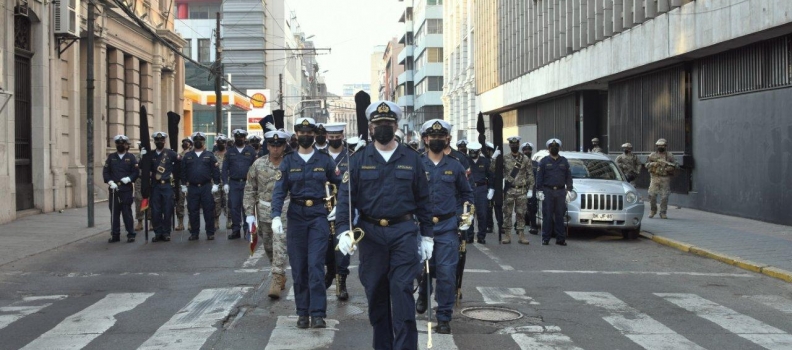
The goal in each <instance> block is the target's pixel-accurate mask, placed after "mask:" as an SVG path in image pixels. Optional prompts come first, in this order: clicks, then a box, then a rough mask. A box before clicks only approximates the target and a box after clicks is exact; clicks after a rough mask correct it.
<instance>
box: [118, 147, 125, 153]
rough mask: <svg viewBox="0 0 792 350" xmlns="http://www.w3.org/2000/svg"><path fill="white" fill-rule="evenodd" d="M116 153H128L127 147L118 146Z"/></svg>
mask: <svg viewBox="0 0 792 350" xmlns="http://www.w3.org/2000/svg"><path fill="white" fill-rule="evenodd" d="M116 151H118V153H124V152H126V146H124V145H116Z"/></svg>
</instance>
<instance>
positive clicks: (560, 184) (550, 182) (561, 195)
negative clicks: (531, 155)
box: [536, 138, 572, 245]
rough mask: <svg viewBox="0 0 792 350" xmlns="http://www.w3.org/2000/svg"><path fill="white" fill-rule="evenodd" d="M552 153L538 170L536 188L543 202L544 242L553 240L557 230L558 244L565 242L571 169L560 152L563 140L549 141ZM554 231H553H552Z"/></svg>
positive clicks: (543, 159)
mask: <svg viewBox="0 0 792 350" xmlns="http://www.w3.org/2000/svg"><path fill="white" fill-rule="evenodd" d="M546 145H547V149H549V150H550V155H549V156H546V157H544V158H542V160H541V161H539V169H537V171H536V189H537V191H540V192H539V194H538V196H539V200H541V201H542V245H548V244H549V243H550V234H551V233H552V232H555V235H556V244H558V245H567V244H566V231H565V230H564V214H565V213H566V210H567V204H566V196H567V191H571V190H572V171H571V170H570V168H569V161H567V159H566V158H565V157H564V156H562V155H559V154H558V153H559V151H560V149H561V140H559V139H555V138H553V139H549V140H547V143H546ZM551 231H552V232H551Z"/></svg>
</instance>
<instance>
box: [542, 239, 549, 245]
mask: <svg viewBox="0 0 792 350" xmlns="http://www.w3.org/2000/svg"><path fill="white" fill-rule="evenodd" d="M548 244H550V240H544V239H543V240H542V245H548Z"/></svg>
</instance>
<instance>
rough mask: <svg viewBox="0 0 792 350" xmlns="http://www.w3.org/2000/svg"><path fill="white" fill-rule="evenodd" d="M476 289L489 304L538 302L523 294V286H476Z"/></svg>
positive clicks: (532, 303)
mask: <svg viewBox="0 0 792 350" xmlns="http://www.w3.org/2000/svg"><path fill="white" fill-rule="evenodd" d="M476 289H478V291H479V293H481V296H482V297H483V298H484V302H485V303H487V304H490V305H502V304H530V305H538V304H539V303H538V302H536V301H535V300H533V298H531V297H529V296H527V295H525V289H523V288H505V287H476Z"/></svg>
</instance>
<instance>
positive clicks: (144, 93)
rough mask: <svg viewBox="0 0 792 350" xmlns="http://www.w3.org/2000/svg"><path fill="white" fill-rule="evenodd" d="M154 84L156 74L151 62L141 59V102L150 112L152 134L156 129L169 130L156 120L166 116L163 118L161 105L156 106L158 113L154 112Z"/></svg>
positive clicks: (150, 132)
mask: <svg viewBox="0 0 792 350" xmlns="http://www.w3.org/2000/svg"><path fill="white" fill-rule="evenodd" d="M153 85H154V75H153V73H152V67H151V63H148V62H145V61H140V104H141V105H143V106H146V111H147V112H148V115H149V123H148V125H149V129H150V130H149V135H152V134H153V133H154V132H155V131H161V130H164V131H167V128H166V129H162V123H161V122H159V123H158V122H155V121H160V120H162V119H165V118H162V113H161V111H160V108H161V107H157V108H156V112H157V113H156V114H154V112H155V108H154V89H153ZM157 104H159V103H157ZM152 116H156V117H155V118H152ZM154 129H156V130H154Z"/></svg>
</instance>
